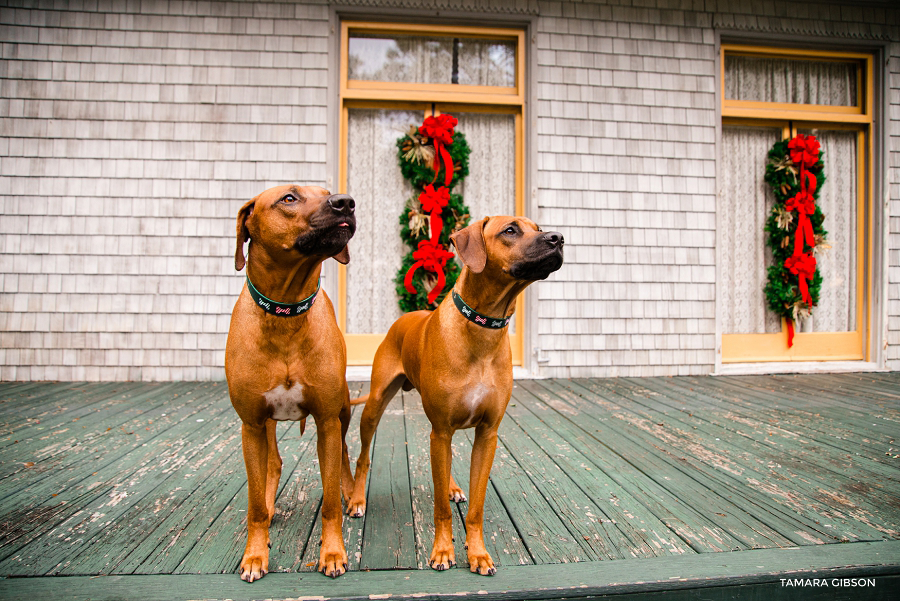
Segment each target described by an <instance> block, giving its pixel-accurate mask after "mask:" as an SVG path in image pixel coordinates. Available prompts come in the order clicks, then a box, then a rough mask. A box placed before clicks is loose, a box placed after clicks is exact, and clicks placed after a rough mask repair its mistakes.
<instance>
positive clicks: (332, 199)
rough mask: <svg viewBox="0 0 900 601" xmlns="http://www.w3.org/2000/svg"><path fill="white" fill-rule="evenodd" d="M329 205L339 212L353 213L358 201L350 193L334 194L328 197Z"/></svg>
mask: <svg viewBox="0 0 900 601" xmlns="http://www.w3.org/2000/svg"><path fill="white" fill-rule="evenodd" d="M328 205H329V206H330V207H331V208H332V209H334V211H335V212H337V213H342V214H344V215H352V214H353V211H354V210H355V209H356V201H354V200H353V197H352V196H350V195H349V194H332V195H331V196H329V197H328Z"/></svg>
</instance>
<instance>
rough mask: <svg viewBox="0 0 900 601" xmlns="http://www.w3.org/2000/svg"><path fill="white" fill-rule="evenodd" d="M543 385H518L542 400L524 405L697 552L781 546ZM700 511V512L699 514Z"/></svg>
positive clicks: (727, 504) (738, 511) (769, 531)
mask: <svg viewBox="0 0 900 601" xmlns="http://www.w3.org/2000/svg"><path fill="white" fill-rule="evenodd" d="M543 384H544V383H543V382H542V383H538V382H520V386H522V387H523V388H525V389H526V390H528V391H529V392H531V393H532V394H533V395H534V396H535V397H536V398H538V399H541V400H542V401H543V402H542V403H535V402H533V401H531V400H530V399H529V397H527V396H522V397H521V400H522V401H523V403H524V404H525V406H526V407H527V408H528V409H530V410H531V411H532V412H534V413H535V415H537V416H538V417H539V418H540V419H541V420H542V421H544V422H545V423H547V424H548V425H549V426H550V427H552V428H553V429H554V430H555V431H556V432H558V433H560V434H561V435H562V436H563V437H564V438H565V440H566V441H568V442H569V443H570V444H572V446H573V447H574V448H575V449H576V450H578V451H580V452H581V453H582V454H583V455H585V456H586V457H590V460H591V465H592V467H593V466H596V467H597V468H598V469H599V470H601V471H603V472H604V473H605V474H607V475H609V477H610V478H612V479H614V480H615V481H616V483H617V484H619V485H620V486H621V487H622V489H623V491H626V492H629V493H630V494H631V495H633V496H634V498H635V499H636V500H638V501H639V502H640V504H642V505H643V506H645V507H646V508H647V510H648V511H650V512H651V513H652V514H653V516H655V517H656V519H658V520H659V521H661V522H662V523H663V524H665V525H666V526H667V527H668V528H669V529H670V530H671V531H673V532H675V533H677V535H678V536H679V537H680V538H681V539H682V540H683V541H685V543H687V544H688V545H690V546H691V548H692V549H694V550H695V551H696V552H700V553H703V552H716V551H734V550H740V549H746V548H748V547H750V548H760V547H771V546H779V545H784V544H785V540H786V539H785V537H783V536H781V535H780V534H778V533H777V532H776V531H775V530H774V529H773V528H770V527H768V526H767V525H766V524H764V523H762V522H760V521H759V520H757V519H756V518H754V517H753V516H752V515H750V514H749V513H747V512H746V511H744V510H743V509H742V508H740V507H738V506H736V505H735V504H734V503H733V499H730V498H724V497H722V496H721V495H719V494H717V493H716V491H715V490H713V489H712V488H710V487H709V486H708V485H706V483H704V482H702V481H701V482H698V481H696V479H695V478H694V477H692V474H691V473H690V472H689V471H687V470H685V467H684V466H683V465H678V464H674V463H673V462H671V461H669V460H668V458H666V457H662V456H660V455H659V454H658V453H657V452H656V451H655V449H654V448H653V446H652V445H648V444H646V443H645V442H644V441H643V440H641V439H640V438H637V439H635V438H632V437H631V436H629V435H627V434H626V432H627V430H624V429H622V428H616V427H615V426H614V425H613V424H610V423H608V421H609V418H605V417H600V415H602V414H598V413H597V412H594V411H585V409H588V408H590V406H585V405H579V404H569V403H566V402H563V401H562V399H561V398H560V394H559V393H557V392H553V391H551V390H548V389H547V388H546V387H545V386H544V385H543ZM563 394H565V392H564V391H563ZM598 449H599V450H600V451H601V452H598ZM626 499H627V497H626ZM610 502H611V503H612V502H619V499H618V498H617V499H612V498H611V499H610ZM699 507H702V508H703V509H704V511H703V512H702V513H701V512H700V510H699ZM648 519H649V518H648ZM787 544H790V543H787Z"/></svg>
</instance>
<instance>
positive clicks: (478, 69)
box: [348, 33, 516, 87]
mask: <svg viewBox="0 0 900 601" xmlns="http://www.w3.org/2000/svg"><path fill="white" fill-rule="evenodd" d="M515 55H516V43H515V42H514V41H504V40H485V39H476V38H450V37H438V36H434V37H425V36H405V35H396V36H394V35H385V34H359V33H354V34H352V35H351V37H350V54H349V59H348V76H349V78H350V79H356V80H367V81H385V82H403V83H454V84H460V85H471V86H502V87H513V86H515V84H516V72H515Z"/></svg>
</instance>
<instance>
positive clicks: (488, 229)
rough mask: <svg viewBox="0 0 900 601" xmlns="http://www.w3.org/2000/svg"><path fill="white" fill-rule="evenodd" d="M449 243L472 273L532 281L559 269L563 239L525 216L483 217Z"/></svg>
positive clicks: (454, 236)
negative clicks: (486, 273)
mask: <svg viewBox="0 0 900 601" xmlns="http://www.w3.org/2000/svg"><path fill="white" fill-rule="evenodd" d="M450 240H451V241H452V242H453V245H454V246H456V251H457V253H458V254H459V257H460V259H462V262H463V264H465V266H466V267H468V268H469V270H470V271H472V272H474V273H481V272H483V271H487V272H489V273H491V274H494V275H495V277H503V276H508V277H510V278H512V279H514V280H519V281H525V282H534V281H537V280H543V279H546V278H547V276H549V275H550V274H551V273H553V272H554V271H556V270H557V269H559V268H560V267H562V263H563V243H564V242H565V241H564V240H563V236H562V234H560V233H559V232H545V231H543V230H541V228H539V227H538V226H537V224H536V223H535V222H533V221H532V220H530V219H528V218H526V217H515V216H500V217H485V218H484V219H482V220H481V221H476V222H475V223H473V224H471V225H469V226H467V227H465V228H463V229H461V230H460V231H458V232H456V233H455V234H453V235H452V236H450Z"/></svg>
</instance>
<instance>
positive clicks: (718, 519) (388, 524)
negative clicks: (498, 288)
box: [0, 374, 900, 599]
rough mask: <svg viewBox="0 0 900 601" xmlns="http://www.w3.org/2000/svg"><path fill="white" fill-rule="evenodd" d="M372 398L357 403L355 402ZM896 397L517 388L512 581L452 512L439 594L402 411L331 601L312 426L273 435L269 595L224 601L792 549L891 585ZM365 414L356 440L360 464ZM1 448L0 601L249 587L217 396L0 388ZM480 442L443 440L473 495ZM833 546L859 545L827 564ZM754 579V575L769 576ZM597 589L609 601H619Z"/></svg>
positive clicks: (688, 381) (507, 474)
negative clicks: (473, 460)
mask: <svg viewBox="0 0 900 601" xmlns="http://www.w3.org/2000/svg"><path fill="white" fill-rule="evenodd" d="M366 386H367V385H363V384H359V383H355V384H351V396H353V397H355V396H357V395H358V394H360V393H362V392H364V391H365V390H366ZM898 391H900V374H839V375H838V374H827V375H821V376H802V377H794V376H741V377H717V378H701V377H692V378H647V379H641V378H634V379H632V378H627V379H618V380H617V379H609V380H591V379H580V380H524V381H518V382H516V388H515V390H514V395H513V398H512V400H511V403H510V407H509V410H508V414H507V416H506V417H505V419H504V422H503V424H501V429H500V445H499V447H498V451H497V454H496V459H495V465H494V470H493V472H492V479H491V483H490V485H489V489H488V500H487V503H486V506H485V507H486V515H485V531H486V537H487V540H486V543H487V546H488V549H489V551H490V552H491V553H492V555H493V556H494V559H495V562H496V564H497V565H498V566H499V567H500V576H499V577H497V578H493V579H491V578H482V577H478V576H475V575H472V574H469V573H468V571H467V569H466V568H467V565H466V564H467V562H466V557H465V548H464V542H465V524H464V519H465V514H466V511H467V509H468V507H467V503H465V502H463V503H460V504H459V505H458V506H457V511H455V512H454V534H455V537H456V538H455V544H456V550H457V551H456V552H457V560H458V562H459V567H458V568H457V569H455V570H450V571H449V572H447V573H445V574H444V575H445V576H446V578H445V579H444V580H441V579H440V576H441V575H440V574H437V573H435V574H434V575H432V574H431V572H432V571H431V570H429V569H428V568H427V567H426V566H427V559H428V555H429V554H430V551H431V545H432V543H433V524H432V516H433V500H432V491H431V467H430V463H429V452H428V440H429V433H430V424H428V421H427V418H426V417H425V416H424V413H423V412H422V409H421V401H420V400H419V398H418V395H417V394H416V393H415V392H414V391H413V392H409V393H402V394H401V395H398V397H397V398H396V399H395V400H394V401H393V402H392V404H391V405H390V406H389V407H388V411H387V413H386V414H385V416H384V419H383V420H382V423H381V426H380V428H379V430H378V433H377V434H376V440H375V445H374V449H373V469H372V472H371V474H370V476H371V481H370V486H369V497H368V507H367V514H366V516H365V517H364V518H362V519H359V520H352V519H350V518H346V517H345V519H344V537H345V544H346V546H347V551H348V554H349V555H350V569H351V572H350V574H348V575H346V576H344V577H342V578H341V579H338V580H337V581H335V584H336V588H331V589H329V586H332V587H334V586H335V585H332V583H331V581H330V580H328V579H325V578H324V577H322V576H320V575H318V574H315V573H312V571H313V570H315V561H316V560H317V559H318V548H319V537H320V533H321V524H320V512H321V495H322V492H321V483H320V480H319V469H318V460H317V457H316V445H315V433H316V428H315V424H314V423H313V422H312V420H310V421H309V423H308V428H307V431H306V433H305V434H304V435H302V436H301V435H300V428H299V425H298V424H280V425H279V430H278V433H279V448H280V449H281V452H282V457H283V458H284V472H283V475H282V482H281V488H280V490H279V495H278V499H277V501H276V507H277V514H276V519H275V520H274V522H273V525H272V530H271V535H272V542H273V546H272V551H271V556H270V557H271V562H270V570H271V571H270V575H269V576H267V577H266V578H265V579H263V581H261V583H255V584H254V585H245V586H247V589H240V588H235V589H234V590H235V591H241V590H253V591H254V593H253V595H254V596H257V595H258V594H262V591H266V590H269V589H268V588H267V587H268V586H270V585H269V584H266V583H277V582H281V583H283V584H284V586H286V587H287V588H285V589H284V593H275V594H274V595H272V594H268V593H266V596H279V595H282V596H290V595H289V594H288V593H287V591H291V590H295V589H297V587H296V586H295V585H296V584H299V585H301V587H300V588H303V589H305V587H306V586H307V585H308V586H310V587H311V588H310V589H309V590H311V591H318V592H317V593H316V594H323V595H324V594H328V593H327V592H321V591H329V590H333V591H340V593H339V595H338V596H340V595H344V596H345V597H347V598H351V597H353V594H356V593H354V592H353V591H354V590H355V591H356V592H357V593H358V596H367V595H368V594H369V593H378V594H387V593H391V592H392V591H407V592H414V591H417V590H421V591H431V590H432V589H434V590H436V591H439V590H442V589H440V588H439V587H440V586H441V584H440V583H441V582H444V583H446V586H447V587H450V588H447V589H446V591H445V592H449V591H450V590H451V589H452V590H457V591H460V590H470V591H477V590H486V591H488V592H487V593H486V595H488V596H486V597H485V598H496V599H504V598H519V597H515V595H513V594H512V593H510V592H509V591H511V590H520V589H515V588H514V587H513V588H508V586H507V585H508V583H509V582H513V583H514V584H516V585H518V584H519V583H522V584H523V585H524V586H526V588H528V589H529V590H531V591H532V593H529V595H530V596H528V597H520V598H550V597H552V596H553V595H554V594H556V593H552V594H551V593H546V592H544V593H541V592H536V591H539V589H541V590H542V589H546V587H547V585H548V583H547V582H546V579H547V576H546V575H544V576H542V574H545V572H542V571H541V570H554V571H553V572H546V574H550V573H553V574H558V575H560V578H563V579H565V578H568V577H569V576H566V574H568V575H570V576H571V575H573V574H587V573H594V572H595V571H596V570H599V569H600V567H601V566H610V567H611V568H610V569H612V568H615V566H621V567H622V568H625V567H626V566H630V567H629V569H634V566H644V565H646V566H648V567H649V566H650V565H651V563H653V562H672V563H665V565H667V566H670V565H671V566H678V565H684V566H692V565H700V564H694V563H691V562H693V561H700V560H694V559H691V558H697V557H708V558H709V559H708V560H703V561H708V562H711V563H709V564H708V565H713V564H716V565H719V564H721V563H723V562H722V561H721V560H720V559H719V558H720V557H724V556H725V555H724V553H723V552H727V551H734V550H736V552H735V553H729V554H728V556H729V557H731V556H733V557H736V558H744V557H748V558H749V557H751V555H750V554H756V553H761V552H765V553H771V554H772V555H771V556H772V557H775V556H778V557H791V556H790V555H789V554H785V553H787V552H789V551H791V549H790V548H789V547H793V546H800V547H801V549H800V550H801V551H804V550H806V549H810V550H812V549H823V550H824V552H825V554H826V555H829V556H831V557H837V556H841V557H843V556H844V555H845V554H846V555H847V557H848V558H849V559H848V560H847V561H848V562H849V563H846V564H841V565H836V566H835V568H836V569H838V568H839V569H844V570H845V571H846V570H850V572H848V573H851V572H852V569H851V567H850V566H851V565H856V564H853V563H852V561H851V560H852V557H853V553H850V552H849V551H845V550H844V549H859V550H860V552H861V553H862V550H863V549H866V551H865V553H869V552H870V551H871V549H882V550H887V549H889V550H890V555H891V558H892V561H893V563H891V562H888V563H891V565H893V566H894V567H896V568H897V569H895V570H894V571H893V572H891V570H887V571H884V573H885V574H886V573H889V572H890V573H900V551H898V549H900V547H897V545H898V544H900V542H897V541H900V532H898V530H900V459H894V458H893V456H892V455H893V454H900V445H898V444H897V443H896V442H895V438H894V436H896V435H897V434H900V392H898ZM361 412H362V407H355V408H354V412H353V418H352V425H351V430H350V432H349V434H348V445H349V446H350V455H351V463H353V464H354V466H355V461H356V453H358V449H359V433H358V423H359V416H360V414H361ZM163 414H165V415H163ZM201 419H202V420H203V421H198V420H201ZM0 428H3V429H2V430H0V573H2V574H4V575H13V576H40V577H38V578H29V579H27V580H25V579H21V580H20V579H12V580H6V581H0V596H3V597H4V598H7V596H8V595H6V594H4V593H6V592H9V598H14V593H15V591H19V590H21V585H22V583H31V584H33V585H34V586H36V587H38V589H41V590H45V589H46V590H49V589H53V588H54V587H56V590H58V591H61V592H69V591H70V590H71V592H73V594H76V593H77V591H79V590H84V591H88V590H94V589H93V588H92V587H94V586H95V581H94V580H90V579H85V578H83V577H90V576H96V575H101V574H102V575H109V574H121V575H122V577H121V579H118V580H112V579H109V578H107V579H96V580H105V581H106V582H108V583H110V584H111V585H113V583H119V582H123V583H127V582H131V583H133V586H135V587H138V588H136V589H134V590H144V589H141V587H144V586H146V587H149V588H146V592H147V595H148V596H146V597H145V598H148V599H152V598H154V597H153V594H154V593H153V591H154V590H157V591H160V592H161V591H163V590H164V587H165V586H173V585H174V583H178V586H177V589H178V590H179V591H182V590H184V591H187V590H192V589H191V587H192V586H195V585H194V584H191V583H201V582H208V583H221V582H230V580H227V579H233V580H234V581H235V582H237V580H238V579H237V576H236V575H235V574H234V573H235V571H236V569H237V565H238V563H239V561H240V556H241V553H242V551H243V546H244V542H245V535H246V533H245V528H246V525H245V515H246V506H247V499H246V494H247V491H246V477H245V474H244V469H243V461H242V454H241V449H240V436H239V433H240V432H239V420H238V419H237V417H236V415H235V414H234V411H233V409H232V408H231V406H230V402H229V400H228V395H227V387H226V386H225V384H224V383H222V382H218V383H190V382H188V383H169V384H141V383H106V384H88V383H15V384H14V383H0ZM472 435H473V431H471V430H469V431H464V432H460V433H458V434H457V436H456V437H455V438H454V442H453V444H454V454H453V473H454V476H455V477H456V479H457V482H458V483H459V484H460V485H461V486H462V488H463V489H464V490H465V491H466V492H467V493H468V492H469V491H468V461H469V454H470V452H471V442H472ZM16 441H18V442H16ZM892 445H893V446H892ZM892 448H893V449H894V452H893V453H892V454H891V455H887V454H886V453H888V452H889V449H892ZM28 462H30V463H32V465H28ZM840 540H850V541H862V542H855V543H848V544H844V545H836V544H828V543H835V542H838V541H840ZM865 541H887V542H885V543H883V544H884V545H886V546H883V547H877V545H878V544H881V543H877V542H874V543H868V542H865ZM822 543H825V544H822ZM867 545H868V546H867ZM779 552H781V553H782V554H781V555H777V554H778V553H779ZM752 556H754V557H761V556H759V555H752ZM766 557H769V556H766ZM793 557H798V555H795V556H793ZM860 557H862V555H860ZM679 561H683V562H686V563H683V564H679V563H678V562H679ZM842 561H843V560H842ZM637 562H646V563H637ZM738 563H740V561H738ZM563 564H565V565H563ZM653 565H664V564H663V563H653ZM703 565H707V564H703ZM749 565H750V562H747V566H749ZM580 566H585V569H586V566H594V568H596V569H595V570H593V571H591V570H588V571H580V570H581V569H582V568H581V567H580ZM782 567H783V569H787V567H788V566H787V565H785V566H779V568H782ZM408 568H413V569H412V570H409V569H408ZM603 569H604V570H605V569H606V568H603ZM384 570H387V571H388V572H387V573H385V574H386V575H385V576H384V577H382V576H379V574H382V573H384V572H383V571H384ZM529 570H532V571H531V572H529ZM601 572H602V571H601ZM751 572H753V570H751V569H749V568H748V571H747V573H745V574H744V577H745V578H747V579H750V580H752V579H753V578H757V577H758V574H757V575H756V576H753V575H751ZM507 573H510V574H516V578H515V579H514V580H512V581H507V580H506V579H505V578H506V574H507ZM602 573H606V572H602ZM609 573H617V572H616V571H615V570H614V571H613V572H609ZM618 573H621V572H618ZM216 574H218V575H219V576H215V575H216ZM367 574H368V575H371V576H372V583H373V587H374V588H368V587H365V584H364V583H366V576H367ZM387 574H394V575H396V577H397V578H396V579H394V580H391V579H390V578H389V577H388V576H387ZM63 575H66V576H63ZM144 575H146V576H144ZM572 577H573V578H574V576H572ZM290 578H295V579H296V580H294V581H292V580H290ZM578 578H581V576H578ZM167 579H168V580H167ZM173 579H174V580H173ZM195 579H196V580H195ZM203 579H208V580H203ZM221 579H226V580H224V581H223V580H221ZM542 579H543V580H542ZM747 581H749V580H747ZM292 582H293V583H294V584H289V583H292ZM592 582H593V584H592V585H590V586H593V587H594V588H589V590H591V591H594V592H596V593H597V594H600V593H599V592H600V591H606V592H607V593H608V592H610V590H611V589H608V588H607V589H604V588H603V586H606V585H604V584H603V583H601V582H599V581H592ZM734 582H738V581H734ZM885 582H894V583H897V582H900V580H897V579H895V580H886V581H885ZM164 583H168V584H164ZM338 583H344V584H338ZM354 583H358V584H354ZM389 583H395V584H397V587H396V588H395V589H394V588H391V587H390V586H388V584H389ZM497 583H501V584H497ZM503 583H507V584H503ZM238 584H244V583H239V582H238ZM632 584H634V583H632ZM115 586H118V584H115V585H114V586H113V589H114V588H115ZM157 586H159V587H163V588H154V587H157ZM197 586H198V587H199V588H197V589H195V590H198V591H203V587H202V586H200V585H197ZM216 586H218V585H216ZM272 586H274V584H272ZM354 586H355V587H356V588H355V589H354ZM634 586H636V587H637V588H635V589H634V590H638V589H639V588H640V587H639V586H638V585H636V584H634ZM698 586H699V585H698ZM723 586H724V585H723ZM48 587H49V588H48ZM79 587H81V588H79ZM360 587H363V588H360ZM421 587H424V588H421ZM429 587H432V588H429ZM434 587H438V588H434ZM454 587H457V588H454ZM458 587H462V588H458ZM222 590H223V591H225V590H231V588H229V587H228V586H224V588H223V589H222ZM273 590H274V589H273ZM297 590H300V589H297ZM622 590H625V589H620V590H619V591H618V592H622ZM628 590H631V589H628ZM659 590H663V589H659ZM723 590H724V589H723ZM255 591H260V593H256V592H255ZM570 592H571V591H570ZM582 592H583V591H579V595H581V593H582ZM363 593H365V595H363ZM15 594H19V593H15ZM297 594H298V595H299V594H300V593H297ZM429 594H432V593H429ZM603 594H606V593H603ZM207 595H208V596H212V597H218V596H230V597H232V598H240V596H236V595H233V594H229V595H226V594H225V592H221V593H220V592H219V591H204V592H203V594H202V595H201V596H207ZM295 596H296V595H295ZM582 596H584V595H582ZM32 597H33V595H32ZM439 597H440V595H439V594H437V593H436V592H433V598H439ZM426 598H427V597H426Z"/></svg>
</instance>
